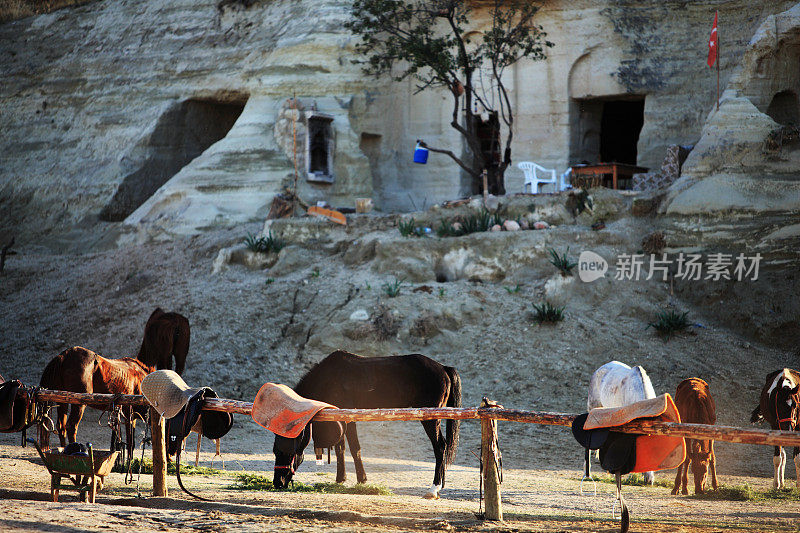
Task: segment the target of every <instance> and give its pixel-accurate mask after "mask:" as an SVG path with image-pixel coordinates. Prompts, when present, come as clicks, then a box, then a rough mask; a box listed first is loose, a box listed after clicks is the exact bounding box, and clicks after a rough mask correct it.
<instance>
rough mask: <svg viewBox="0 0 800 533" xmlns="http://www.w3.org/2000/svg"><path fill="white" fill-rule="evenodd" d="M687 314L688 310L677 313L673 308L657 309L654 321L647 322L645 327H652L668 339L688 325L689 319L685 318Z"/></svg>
mask: <svg viewBox="0 0 800 533" xmlns="http://www.w3.org/2000/svg"><path fill="white" fill-rule="evenodd" d="M688 314H689V313H688V311H687V312H684V313H679V312H678V311H675V310H674V309H670V310H669V311H659V313H658V315H656V320H655V322H650V323H648V324H647V327H648V328H650V327H652V328H654V329H655V330H656V331H657V332H658V333H659V334H661V335H663V336H665V337H666V338H667V339H669V338H670V337H672V336H673V335H675V334H676V333H680V332H681V331H683V330H685V329H686V328H687V327H689V321H688V320H687V319H686V315H688Z"/></svg>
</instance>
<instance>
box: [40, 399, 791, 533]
mask: <svg viewBox="0 0 800 533" xmlns="http://www.w3.org/2000/svg"><path fill="white" fill-rule="evenodd" d="M36 398H37V399H38V400H43V401H50V402H57V403H73V404H84V405H92V406H99V405H104V404H105V405H107V404H111V403H113V404H115V405H148V403H147V400H146V399H145V398H144V396H141V395H134V396H126V395H112V394H84V393H74V392H64V391H52V390H44V389H40V390H39V391H38V392H37V393H36ZM252 408H253V404H252V403H251V402H242V401H238V400H229V399H226V398H210V399H207V400H205V403H204V404H203V409H208V410H212V411H224V412H228V413H235V414H241V415H247V416H249V415H250V413H251V410H252ZM152 412H153V413H155V411H152ZM575 416H576V415H570V414H563V413H547V412H537V411H522V410H517V409H504V408H499V407H438V408H405V409H323V410H322V411H320V412H319V413H317V415H316V416H315V417H314V420H318V421H321V422H333V421H342V422H377V421H389V422H401V421H404V422H408V421H419V420H435V419H451V420H481V421H482V433H483V434H487V433H488V434H490V435H491V434H492V433H493V431H496V430H492V429H491V428H488V430H487V426H486V425H485V424H486V422H491V423H495V422H496V421H497V420H504V421H508V422H521V423H527V424H542V425H550V426H571V425H572V421H573V420H574V419H575ZM159 419H160V417H158V416H155V417H154V420H153V425H152V428H153V435H154V437H153V458H154V463H158V466H159V468H157V469H154V472H153V491H154V495H156V496H166V470H167V469H166V451H165V445H164V442H165V440H164V437H163V435H164V424H163V421H160V420H159ZM615 431H620V432H623V433H636V434H644V435H675V436H680V437H689V438H694V439H714V440H717V441H727V442H735V443H742V444H761V445H771V446H800V432H797V431H775V430H764V429H745V428H739V427H732V426H712V425H707V424H685V423H676V422H650V421H648V422H642V421H636V422H630V423H628V424H625V425H624V426H619V427H617V428H615ZM484 444H486V443H484ZM488 448H491V446H489V447H488ZM159 459H160V460H159ZM486 459H488V458H485V460H486ZM162 461H163V463H162ZM486 464H489V462H487V463H486ZM484 474H486V473H484ZM485 482H486V483H487V484H486V488H487V492H488V490H489V488H490V486H492V487H493V485H490V484H489V479H488V478H487V479H485ZM490 500H492V501H496V506H495V505H493V506H492V508H491V509H490V507H489V503H490ZM486 502H487V508H486V510H487V513H486V517H487V518H489V519H495V520H500V519H502V510H501V508H500V505H499V502H500V497H499V486H498V487H497V489H496V493H495V491H493V493H492V494H488V493H487V496H486Z"/></svg>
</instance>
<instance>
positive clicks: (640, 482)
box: [592, 473, 674, 489]
mask: <svg viewBox="0 0 800 533" xmlns="http://www.w3.org/2000/svg"><path fill="white" fill-rule="evenodd" d="M592 478H593V479H594V480H595V481H597V482H598V483H611V484H616V479H615V478H614V476H611V475H608V474H603V475H600V476H597V475H593V476H592ZM673 483H674V480H672V479H670V478H669V477H663V476H662V477H660V478H656V479H655V481H653V484H652V485H650V484H649V483H647V481H645V479H644V474H639V473H634V474H629V475H627V476H624V477H623V478H622V484H623V485H630V486H634V487H666V488H668V489H672V486H673Z"/></svg>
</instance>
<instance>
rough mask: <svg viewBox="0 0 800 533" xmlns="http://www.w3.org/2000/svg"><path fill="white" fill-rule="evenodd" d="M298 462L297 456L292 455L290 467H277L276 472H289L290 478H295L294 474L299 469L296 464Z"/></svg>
mask: <svg viewBox="0 0 800 533" xmlns="http://www.w3.org/2000/svg"><path fill="white" fill-rule="evenodd" d="M296 460H297V454H292V460H291V461H289V464H288V465H275V467H274V470H276V471H277V470H288V471H289V475H290V476H294V472H295V470H296V469H297V467H296V466H295V464H294V462H295V461H296Z"/></svg>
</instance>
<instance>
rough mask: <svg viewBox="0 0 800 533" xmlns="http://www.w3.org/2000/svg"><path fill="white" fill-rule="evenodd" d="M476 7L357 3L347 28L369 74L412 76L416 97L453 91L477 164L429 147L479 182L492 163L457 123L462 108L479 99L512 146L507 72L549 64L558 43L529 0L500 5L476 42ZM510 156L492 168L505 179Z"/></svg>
mask: <svg viewBox="0 0 800 533" xmlns="http://www.w3.org/2000/svg"><path fill="white" fill-rule="evenodd" d="M470 4H471V3H470V2H464V1H463V0H437V1H435V2H431V1H428V0H354V1H353V7H352V10H351V14H352V17H351V19H350V20H349V21H348V22H346V23H345V26H346V28H347V29H348V30H350V31H351V32H352V33H353V34H354V35H355V36H356V37H357V38H360V42H358V43H357V44H356V47H355V48H356V54H357V55H358V56H360V57H359V58H358V59H356V60H355V61H353V62H354V63H356V64H360V65H362V68H363V71H364V72H365V73H366V74H368V75H374V76H376V77H377V76H380V75H383V74H388V75H390V76H391V77H392V79H393V80H395V81H402V80H405V79H406V78H411V79H413V80H415V82H416V87H417V92H421V91H424V90H427V89H436V88H445V89H447V90H448V91H449V92H450V94H451V95H452V96H453V117H454V121H453V122H452V123H451V125H452V127H453V128H454V129H456V130H457V131H458V132H459V133H460V134H461V135H462V136H463V137H464V138H465V140H466V142H467V144H468V145H469V146H471V147H472V148H473V149H472V152H473V153H475V154H477V155H476V157H475V160H474V161H473V160H472V158H469V159H466V160H462V159H460V158H459V157H458V156H457V155H455V153H454V151H453V150H445V149H435V148H433V147H429V149H432V150H434V151H438V152H439V153H442V154H445V155H447V156H448V157H450V158H451V159H452V160H453V161H455V162H456V163H457V164H458V165H459V166H460V167H461V168H462V169H464V170H466V171H467V172H468V173H469V174H470V175H471V176H472V179H473V181H474V182H477V181H480V177H481V171H482V170H483V169H485V168H487V167H488V163H489V162H488V161H485V160H484V156H483V154H482V152H481V151H480V149H479V147H480V140H479V139H478V137H477V131H476V129H475V128H470V127H466V126H465V125H464V124H463V123H460V122H458V120H457V119H456V117H457V116H458V115H459V112H460V110H461V109H462V108H466V109H472V108H473V102H477V101H478V100H480V102H481V103H482V104H483V106H484V107H485V108H486V110H487V111H489V112H490V113H497V117H498V120H499V121H502V124H503V125H505V128H506V131H505V135H506V146H508V144H509V143H510V140H511V137H510V135H511V124H512V123H513V115H512V112H511V106H510V105H509V95H508V92H507V90H506V88H505V85H504V78H503V74H504V71H505V69H506V68H508V67H509V66H511V65H513V64H514V63H516V62H517V61H519V60H520V59H522V58H528V59H530V60H540V59H544V58H545V57H546V54H545V49H546V48H548V47H551V46H553V44H552V43H550V42H548V41H547V40H545V37H546V34H545V32H544V31H543V29H542V27H541V26H540V25H538V24H535V23H534V16H535V15H536V13H537V12H538V10H539V6H538V5H537V4H536V3H533V2H528V1H526V0H509V1H503V2H496V3H495V4H494V6H493V7H492V8H490V9H489V15H490V19H489V20H490V27H489V28H488V29H486V30H485V31H483V33H482V34H481V37H479V38H475V39H474V41H473V40H471V39H472V37H471V36H468V34H469V33H470V32H471V31H472V29H473V26H474V25H473V24H471V23H470V17H469V15H470ZM476 80H477V83H476ZM510 155H511V154H510V150H506V151H505V155H504V158H503V160H502V161H501V162H500V164H499V165H498V166H497V167H496V168H495V169H493V173H494V171H496V172H497V174H499V176H500V178H502V175H503V172H504V171H505V169H506V167H507V166H508V165H509V164H510V163H511V158H510ZM492 179H494V178H493V177H492Z"/></svg>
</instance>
